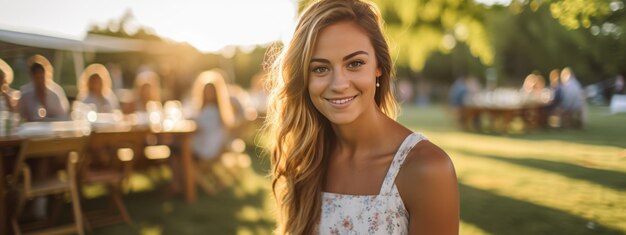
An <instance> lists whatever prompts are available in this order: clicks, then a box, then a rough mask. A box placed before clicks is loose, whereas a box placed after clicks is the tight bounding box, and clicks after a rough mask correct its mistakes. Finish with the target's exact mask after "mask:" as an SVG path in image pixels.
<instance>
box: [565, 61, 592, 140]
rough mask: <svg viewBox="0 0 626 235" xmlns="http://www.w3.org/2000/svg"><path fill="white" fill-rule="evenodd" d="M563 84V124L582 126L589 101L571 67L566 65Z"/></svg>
mask: <svg viewBox="0 0 626 235" xmlns="http://www.w3.org/2000/svg"><path fill="white" fill-rule="evenodd" d="M561 84H562V86H563V87H562V91H563V100H562V101H561V108H562V110H563V117H562V119H563V120H562V121H563V125H564V126H566V127H568V126H572V127H578V128H582V127H583V126H584V123H585V116H586V113H585V112H586V105H587V104H586V103H587V102H586V101H585V93H584V90H583V88H582V86H581V85H580V82H578V79H576V76H574V73H573V72H572V70H571V68H569V67H566V68H564V69H563V70H562V71H561Z"/></svg>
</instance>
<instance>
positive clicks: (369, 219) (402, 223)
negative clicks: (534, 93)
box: [318, 133, 426, 235]
mask: <svg viewBox="0 0 626 235" xmlns="http://www.w3.org/2000/svg"><path fill="white" fill-rule="evenodd" d="M424 139H426V138H425V137H424V136H423V135H421V134H417V133H412V134H411V135H409V136H408V137H407V138H406V139H405V140H404V142H402V144H401V145H400V148H399V149H398V151H397V152H396V155H395V156H394V158H393V161H392V162H391V165H390V166H389V169H388V170H387V174H386V175H385V179H384V181H383V184H382V186H381V189H380V193H379V194H378V195H347V194H338V193H327V192H324V193H322V214H321V220H320V223H319V227H318V231H319V234H331V235H352V234H385V235H390V234H407V233H408V227H409V214H408V212H407V210H406V208H405V207H404V203H403V202H402V198H401V197H400V193H399V192H398V188H397V187H396V184H395V178H396V176H397V175H398V171H399V170H400V167H401V166H402V163H403V162H404V159H406V156H407V154H408V153H409V152H410V151H411V149H413V146H415V144H417V143H418V142H420V141H421V140H424Z"/></svg>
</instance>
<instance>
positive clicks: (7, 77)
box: [0, 59, 19, 112]
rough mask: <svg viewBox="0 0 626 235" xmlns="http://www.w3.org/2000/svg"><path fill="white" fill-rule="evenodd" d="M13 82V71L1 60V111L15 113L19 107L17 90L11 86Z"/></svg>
mask: <svg viewBox="0 0 626 235" xmlns="http://www.w3.org/2000/svg"><path fill="white" fill-rule="evenodd" d="M11 82H13V69H11V66H9V65H8V64H7V63H6V62H4V60H2V59H0V110H2V111H9V112H15V111H16V107H17V99H16V98H17V96H18V95H19V94H18V93H17V91H16V90H14V89H12V88H11V87H10V86H9V85H11Z"/></svg>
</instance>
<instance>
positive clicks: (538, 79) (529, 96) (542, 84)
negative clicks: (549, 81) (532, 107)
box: [520, 73, 546, 104]
mask: <svg viewBox="0 0 626 235" xmlns="http://www.w3.org/2000/svg"><path fill="white" fill-rule="evenodd" d="M545 89H546V81H545V79H544V78H543V76H541V75H540V74H537V73H531V74H529V75H528V76H526V79H524V83H523V85H522V88H521V89H520V94H521V96H522V100H523V101H524V102H525V103H526V104H537V103H542V102H544V101H543V100H544V98H543V96H544V93H545V92H546V90H545Z"/></svg>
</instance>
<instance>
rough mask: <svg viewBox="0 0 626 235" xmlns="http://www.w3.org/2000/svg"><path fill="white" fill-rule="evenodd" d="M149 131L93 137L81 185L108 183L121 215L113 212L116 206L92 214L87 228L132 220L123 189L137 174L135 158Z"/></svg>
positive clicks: (83, 166) (81, 171)
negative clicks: (134, 172)
mask: <svg viewBox="0 0 626 235" xmlns="http://www.w3.org/2000/svg"><path fill="white" fill-rule="evenodd" d="M146 135H147V132H145V131H128V132H95V133H92V134H91V138H90V141H89V148H88V151H87V154H86V157H85V158H84V161H83V162H81V164H80V171H79V177H78V179H79V182H80V184H81V185H88V184H105V185H107V186H108V189H109V196H110V198H111V202H112V203H113V206H114V207H115V208H117V212H118V213H117V214H114V213H111V212H112V211H111V209H113V208H114V207H112V206H108V207H106V208H104V209H103V210H93V211H88V212H86V213H85V214H86V215H87V216H86V218H87V223H86V225H87V228H88V229H91V227H92V226H93V227H97V226H102V225H108V224H114V223H118V222H125V223H127V224H132V219H131V218H130V215H129V214H128V210H127V209H126V206H125V205H124V201H123V199H122V197H123V192H122V187H123V184H124V182H125V181H126V180H127V179H128V178H129V177H130V175H131V174H132V171H133V162H134V161H135V160H134V159H133V158H135V156H136V155H137V154H135V153H136V152H139V151H140V150H141V149H142V148H143V145H144V141H145V136H146Z"/></svg>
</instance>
